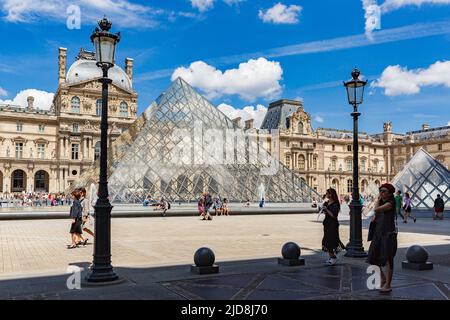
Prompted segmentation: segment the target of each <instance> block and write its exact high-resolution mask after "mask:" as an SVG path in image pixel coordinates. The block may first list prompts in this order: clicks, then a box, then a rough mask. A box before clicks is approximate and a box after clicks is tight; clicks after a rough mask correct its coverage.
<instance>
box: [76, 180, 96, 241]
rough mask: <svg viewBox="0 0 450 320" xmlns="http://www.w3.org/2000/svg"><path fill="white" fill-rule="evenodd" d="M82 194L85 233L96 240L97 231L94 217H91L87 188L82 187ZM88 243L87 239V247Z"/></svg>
mask: <svg viewBox="0 0 450 320" xmlns="http://www.w3.org/2000/svg"><path fill="white" fill-rule="evenodd" d="M79 190H80V192H81V198H80V203H81V207H82V208H83V225H82V228H83V231H85V232H86V233H88V234H90V235H91V236H92V237H93V238H94V231H93V230H95V227H94V226H95V222H94V217H92V215H91V212H90V211H91V210H90V207H91V206H90V203H89V200H88V199H86V194H87V192H86V188H84V187H81V188H80V189H79ZM87 242H88V239H87V238H86V240H85V241H84V243H83V244H84V245H86V244H87Z"/></svg>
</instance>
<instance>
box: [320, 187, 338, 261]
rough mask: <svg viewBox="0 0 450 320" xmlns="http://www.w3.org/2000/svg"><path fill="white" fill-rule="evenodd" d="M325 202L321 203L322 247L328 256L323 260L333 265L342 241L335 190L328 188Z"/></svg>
mask: <svg viewBox="0 0 450 320" xmlns="http://www.w3.org/2000/svg"><path fill="white" fill-rule="evenodd" d="M326 198H327V199H328V201H327V202H325V203H324V204H323V207H322V210H323V212H324V213H325V219H324V220H323V238H322V248H323V250H324V251H326V252H328V255H329V258H328V260H327V261H325V264H327V265H330V266H331V265H334V264H336V261H337V256H336V253H337V251H338V250H339V249H340V250H342V249H343V248H339V247H341V246H343V245H342V242H341V240H340V238H339V221H338V215H339V211H341V205H340V203H339V198H338V195H337V193H336V190H335V189H333V188H330V189H328V190H327V192H326Z"/></svg>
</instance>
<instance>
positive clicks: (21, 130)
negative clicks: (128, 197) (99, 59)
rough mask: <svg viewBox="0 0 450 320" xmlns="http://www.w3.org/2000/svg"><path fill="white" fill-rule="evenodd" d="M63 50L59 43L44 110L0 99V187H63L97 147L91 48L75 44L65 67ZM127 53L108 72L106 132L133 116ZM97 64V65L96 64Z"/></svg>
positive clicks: (97, 100)
mask: <svg viewBox="0 0 450 320" xmlns="http://www.w3.org/2000/svg"><path fill="white" fill-rule="evenodd" d="M66 57H67V50H66V49H65V48H60V49H59V56H58V89H57V91H56V93H55V96H54V99H53V104H52V106H51V107H50V108H49V109H50V110H49V111H44V110H38V109H36V108H33V103H34V98H33V97H30V98H29V99H28V106H26V107H24V106H10V105H0V192H22V191H26V192H30V191H40V190H42V191H48V192H52V193H54V192H59V191H64V190H65V189H66V188H67V187H68V186H69V185H70V183H72V182H73V181H74V180H75V179H77V178H78V177H79V175H80V174H81V173H82V172H83V171H84V170H86V169H88V168H90V167H91V166H92V165H93V163H94V161H95V160H96V159H97V158H98V157H99V153H100V120H101V116H100V115H101V84H100V82H99V81H98V79H99V78H100V76H101V71H100V69H99V68H97V67H96V66H95V56H94V54H93V53H92V52H88V51H85V50H83V49H81V50H80V53H79V54H78V56H77V57H76V61H75V62H74V63H73V64H72V66H71V67H70V68H69V72H66V59H67V58H66ZM132 61H133V60H132V59H129V58H127V59H126V60H125V69H126V71H123V70H122V69H120V68H119V67H118V66H117V65H116V66H115V67H114V68H113V69H110V73H109V77H110V78H112V80H113V83H112V84H111V85H110V86H109V101H108V102H109V110H108V119H109V124H110V127H109V135H108V136H109V138H110V142H111V141H113V140H115V139H116V138H117V137H118V136H120V134H121V133H122V132H123V131H124V130H126V129H127V128H128V127H129V125H130V124H131V123H133V122H134V120H135V119H136V112H137V93H136V92H135V91H134V90H133V89H132V86H131V84H132V78H131V77H132V74H133V71H132V68H133V64H132ZM97 69H98V70H97Z"/></svg>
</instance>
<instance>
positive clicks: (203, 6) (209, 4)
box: [191, 0, 215, 12]
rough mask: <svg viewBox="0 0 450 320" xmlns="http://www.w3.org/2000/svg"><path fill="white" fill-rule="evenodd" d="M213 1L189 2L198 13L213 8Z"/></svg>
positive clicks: (197, 0) (192, 0)
mask: <svg viewBox="0 0 450 320" xmlns="http://www.w3.org/2000/svg"><path fill="white" fill-rule="evenodd" d="M214 1H215V0H191V4H192V7H193V8H197V9H198V11H200V12H205V11H208V10H210V9H212V8H214Z"/></svg>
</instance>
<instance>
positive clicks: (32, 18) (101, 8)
mask: <svg viewBox="0 0 450 320" xmlns="http://www.w3.org/2000/svg"><path fill="white" fill-rule="evenodd" d="M70 5H77V6H79V7H80V12H81V23H83V24H84V23H86V24H88V25H94V24H95V23H96V21H97V20H98V19H101V18H102V17H103V15H106V16H107V17H108V19H111V21H112V22H113V26H116V27H117V26H118V27H120V28H128V27H144V28H147V27H154V26H156V25H157V24H158V22H157V19H156V18H157V17H158V16H161V15H169V12H166V11H164V10H161V9H155V8H152V7H149V6H145V5H140V4H134V3H131V2H130V1H129V0H0V9H1V11H4V12H5V13H6V16H5V17H4V19H5V20H6V21H8V22H15V23H17V22H20V23H35V22H42V20H43V19H49V20H57V21H62V22H65V21H66V20H67V18H68V16H69V15H68V14H67V12H66V10H67V8H68V7H69V6H70Z"/></svg>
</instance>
